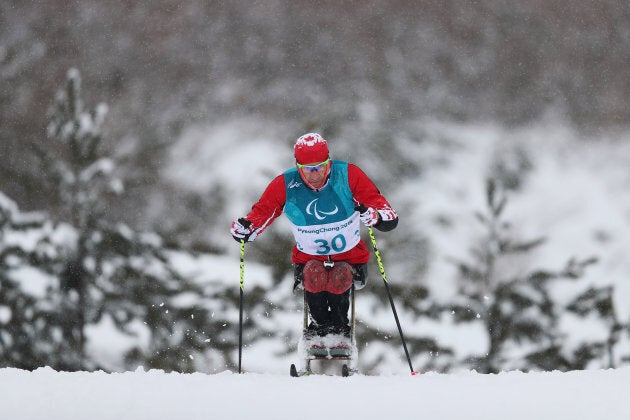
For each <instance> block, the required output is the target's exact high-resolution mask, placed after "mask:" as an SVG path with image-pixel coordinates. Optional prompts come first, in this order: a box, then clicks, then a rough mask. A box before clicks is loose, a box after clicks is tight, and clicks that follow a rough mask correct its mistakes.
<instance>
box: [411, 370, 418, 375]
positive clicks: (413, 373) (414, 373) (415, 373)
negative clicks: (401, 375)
mask: <svg viewBox="0 0 630 420" xmlns="http://www.w3.org/2000/svg"><path fill="white" fill-rule="evenodd" d="M416 375H420V372H418V371H417V370H414V371H412V372H411V376H416Z"/></svg>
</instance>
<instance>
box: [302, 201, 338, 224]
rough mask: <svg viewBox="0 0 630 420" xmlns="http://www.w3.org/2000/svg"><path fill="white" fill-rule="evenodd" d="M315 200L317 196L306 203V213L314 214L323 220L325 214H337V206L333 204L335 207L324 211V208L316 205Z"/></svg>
mask: <svg viewBox="0 0 630 420" xmlns="http://www.w3.org/2000/svg"><path fill="white" fill-rule="evenodd" d="M317 200H319V198H316V199H314V200H313V201H311V202H310V203H308V205H307V206H306V214H309V215H311V216H315V218H316V219H317V220H324V219H325V218H326V216H332V215H333V214H337V212H339V208H338V207H337V206H335V208H334V209H333V210H330V211H324V210H321V209H319V208H318V207H317Z"/></svg>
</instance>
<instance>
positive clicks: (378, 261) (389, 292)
mask: <svg viewBox="0 0 630 420" xmlns="http://www.w3.org/2000/svg"><path fill="white" fill-rule="evenodd" d="M368 234H369V235H370V240H371V241H372V248H374V255H375V256H376V262H377V264H378V269H379V271H380V272H381V277H383V283H384V284H385V290H387V297H389V303H390V305H391V306H392V312H394V319H395V320H396V326H397V327H398V333H399V334H400V339H401V340H402V345H403V348H404V349H405V355H406V356H407V362H408V363H409V369H411V374H412V375H417V374H418V372H417V371H415V370H413V366H412V365H411V357H409V351H408V350H407V343H406V342H405V337H404V336H403V332H402V328H401V326H400V320H399V319H398V313H397V312H396V306H395V305H394V299H393V298H392V292H391V291H390V289H389V282H388V281H387V275H386V274H385V267H383V261H382V260H381V253H380V252H379V251H378V247H377V246H376V238H375V237H374V231H373V230H372V227H371V226H368Z"/></svg>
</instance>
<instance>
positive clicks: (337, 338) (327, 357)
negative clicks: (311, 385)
mask: <svg viewBox="0 0 630 420" xmlns="http://www.w3.org/2000/svg"><path fill="white" fill-rule="evenodd" d="M350 307H351V309H350V337H345V336H343V335H339V334H329V335H327V336H324V337H318V336H316V337H313V338H310V339H307V338H305V337H304V333H306V329H307V327H308V319H309V311H308V305H307V303H306V293H304V329H303V336H302V339H301V340H300V344H299V345H298V353H299V355H300V357H302V358H303V360H302V367H301V369H298V368H297V367H296V365H295V364H291V369H290V374H291V376H293V377H300V376H308V375H314V374H320V373H319V372H317V373H316V372H314V371H313V369H312V362H313V361H316V362H318V364H322V365H328V366H325V367H328V368H329V369H325V370H326V371H330V368H334V367H335V365H337V367H338V365H339V363H337V362H343V363H342V364H341V376H344V377H347V376H350V375H353V374H355V373H357V369H356V365H357V354H358V351H357V346H356V340H355V334H354V330H355V306H354V285H353V286H352V289H351V291H350Z"/></svg>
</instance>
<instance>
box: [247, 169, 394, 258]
mask: <svg viewBox="0 0 630 420" xmlns="http://www.w3.org/2000/svg"><path fill="white" fill-rule="evenodd" d="M344 163H345V162H344ZM347 165H348V170H347V172H348V177H347V178H348V186H349V188H350V191H351V193H352V199H353V201H354V204H355V205H359V204H362V205H364V206H366V207H372V208H373V209H375V210H376V211H378V213H379V217H380V219H381V220H382V222H381V223H379V224H377V225H375V226H374V227H375V228H377V229H379V225H385V226H388V227H386V228H385V226H382V228H381V229H380V230H391V229H393V228H394V227H395V226H396V224H397V222H398V215H397V214H396V212H395V211H394V210H393V209H392V207H391V206H390V204H389V202H388V201H387V200H386V199H385V197H384V196H383V195H382V194H381V193H380V191H379V190H378V188H376V186H375V185H374V183H373V182H372V181H371V180H370V179H369V178H368V176H367V175H366V174H365V173H364V172H363V171H362V170H361V169H360V168H359V167H358V166H356V165H353V164H351V163H348V164H347ZM326 182H336V180H335V179H334V178H329V179H328V180H327V181H326ZM286 197H287V187H286V183H285V178H284V174H281V175H278V176H277V177H276V178H275V179H274V180H273V181H271V183H270V184H269V185H268V186H267V188H266V189H265V191H264V192H263V194H262V196H261V197H260V199H259V200H258V202H256V203H255V204H254V205H253V206H252V209H251V211H250V212H249V213H248V214H247V216H246V217H245V218H246V219H247V220H249V221H250V222H251V223H252V227H253V228H254V231H255V235H256V236H257V235H259V234H261V233H262V232H263V231H264V230H265V229H266V228H267V227H268V226H269V225H270V224H271V223H272V222H273V221H274V220H275V219H276V217H278V216H280V214H281V213H282V212H283V209H284V206H285V203H286ZM330 257H331V258H332V260H333V261H346V262H348V263H350V264H362V263H366V262H367V261H368V260H369V258H370V251H369V250H368V249H367V247H366V245H365V243H364V241H363V240H362V239H361V240H360V241H359V242H358V243H357V245H356V246H354V247H353V248H352V249H350V250H348V251H345V252H342V253H339V254H335V255H331V256H330ZM327 258H328V257H327V256H325V255H312V254H306V253H304V252H302V251H300V250H299V249H298V247H297V246H294V247H293V251H292V261H293V263H295V264H304V263H306V262H308V261H309V260H312V259H318V260H322V261H323V260H325V259H327Z"/></svg>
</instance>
